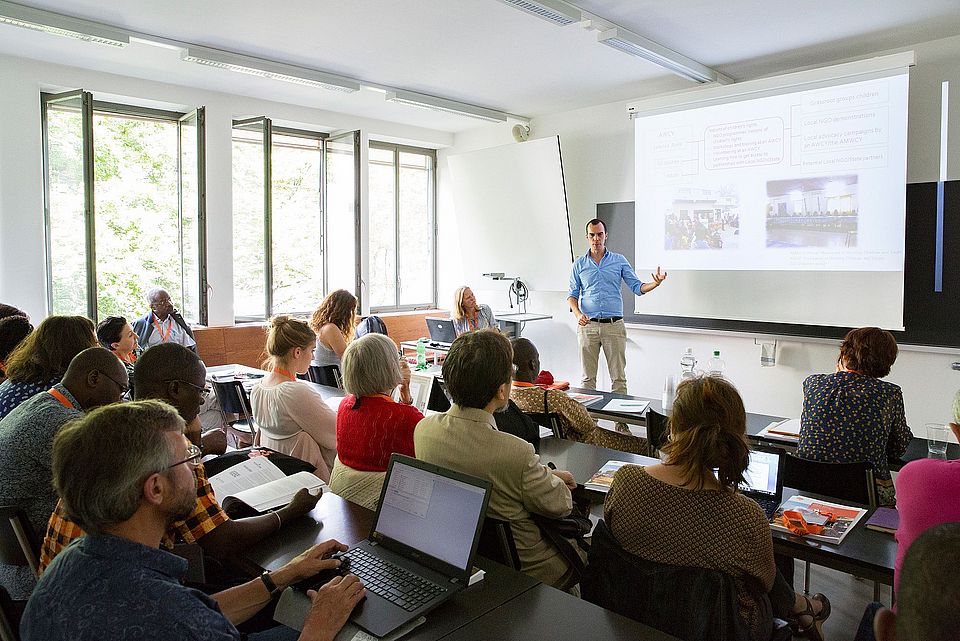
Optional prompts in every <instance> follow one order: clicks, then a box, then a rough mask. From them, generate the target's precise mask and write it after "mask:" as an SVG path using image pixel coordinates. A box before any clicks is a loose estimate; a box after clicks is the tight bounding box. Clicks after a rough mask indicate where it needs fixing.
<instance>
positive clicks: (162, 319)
mask: <svg viewBox="0 0 960 641" xmlns="http://www.w3.org/2000/svg"><path fill="white" fill-rule="evenodd" d="M147 303H148V304H149V305H150V313H148V314H147V315H146V316H144V317H143V318H139V319H137V320H136V321H135V322H134V323H133V331H135V332H136V333H137V337H138V338H139V339H140V346H141V347H142V348H143V349H144V350H147V349H150V348H151V347H153V346H154V345H160V344H161V343H176V344H178V345H183V346H184V347H189V348H190V349H191V350H193V351H197V341H195V340H194V339H193V330H191V329H190V326H189V325H187V322H186V321H185V320H183V316H181V315H180V312H179V311H178V310H177V308H176V306H175V305H174V304H173V301H172V300H171V299H170V294H168V293H167V290H165V289H163V288H161V287H154V288H153V289H151V290H150V291H149V292H147Z"/></svg>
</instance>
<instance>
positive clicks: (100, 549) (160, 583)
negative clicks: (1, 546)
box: [20, 534, 240, 641]
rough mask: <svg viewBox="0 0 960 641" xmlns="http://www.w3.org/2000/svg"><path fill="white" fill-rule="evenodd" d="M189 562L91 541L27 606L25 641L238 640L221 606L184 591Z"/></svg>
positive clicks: (117, 542)
mask: <svg viewBox="0 0 960 641" xmlns="http://www.w3.org/2000/svg"><path fill="white" fill-rule="evenodd" d="M186 571H187V561H186V560H185V559H182V558H180V557H178V556H174V555H173V554H170V553H169V552H164V551H162V550H159V549H156V548H149V547H147V546H145V545H141V544H139V543H135V542H133V541H130V540H128V539H123V538H119V537H115V536H109V535H101V534H90V535H87V536H85V537H83V538H81V539H78V540H77V541H75V542H74V543H72V544H71V545H70V546H69V547H67V549H66V550H64V551H63V552H61V553H60V554H59V555H57V558H56V559H54V560H53V563H52V564H50V567H49V568H47V571H46V572H45V573H44V575H43V577H41V579H40V581H39V583H37V587H36V589H35V590H34V592H33V595H32V596H31V597H30V601H29V602H28V603H27V609H26V611H25V612H24V613H23V620H22V621H21V624H20V634H21V636H22V638H23V641H55V640H59V639H63V640H67V639H69V641H101V640H102V641H106V640H108V639H109V640H114V639H115V640H118V641H119V640H127V639H130V640H133V639H143V640H146V639H149V640H150V641H164V640H169V641H180V640H183V639H198V640H199V639H203V640H204V641H226V640H228V639H229V640H232V641H236V640H238V639H240V633H239V632H237V629H236V628H235V627H233V624H231V623H230V622H229V621H228V620H227V618H226V617H225V616H224V615H223V614H222V613H221V612H220V608H219V606H218V605H217V603H216V601H214V600H213V599H212V598H210V597H209V596H207V595H206V594H204V593H202V592H200V591H199V590H194V589H191V588H187V587H184V586H182V585H180V579H181V577H183V575H184V573H186Z"/></svg>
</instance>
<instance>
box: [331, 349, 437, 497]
mask: <svg viewBox="0 0 960 641" xmlns="http://www.w3.org/2000/svg"><path fill="white" fill-rule="evenodd" d="M341 366H342V370H343V387H344V389H345V390H346V392H347V396H346V398H344V399H343V401H341V403H340V408H339V410H338V411H337V460H336V461H335V462H334V466H333V472H332V474H331V475H330V490H331V491H332V492H334V493H335V494H339V495H340V496H341V497H343V498H345V499H347V500H348V501H352V502H354V503H357V504H359V505H362V506H364V507H367V508H370V509H376V507H377V503H378V502H379V500H380V488H381V487H382V486H383V478H384V474H385V472H386V470H387V464H388V463H389V462H390V455H391V454H393V453H394V452H397V453H399V454H405V455H407V456H414V451H413V429H414V428H415V427H416V426H417V423H418V422H419V421H420V419H422V418H423V414H421V413H420V410H418V409H417V408H416V407H413V406H412V405H411V403H412V402H413V399H412V397H411V396H410V368H409V367H407V364H406V362H405V361H402V360H401V359H400V357H399V355H398V354H397V346H396V344H395V343H394V342H393V340H392V339H390V338H389V337H387V336H384V335H383V334H367V335H365V336H362V337H361V338H359V339H357V340H355V341H353V342H351V343H350V344H349V345H347V349H346V351H344V353H343V360H342V365H341ZM398 386H399V392H400V402H399V403H398V402H396V401H394V400H393V397H392V394H393V391H394V390H395V389H397V388H398Z"/></svg>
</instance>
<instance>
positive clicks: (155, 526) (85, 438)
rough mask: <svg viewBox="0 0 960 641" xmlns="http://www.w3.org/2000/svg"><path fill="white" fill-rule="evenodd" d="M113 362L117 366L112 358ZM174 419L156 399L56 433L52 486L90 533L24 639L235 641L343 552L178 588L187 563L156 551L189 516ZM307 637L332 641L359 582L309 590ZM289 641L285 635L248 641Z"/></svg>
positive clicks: (332, 544)
mask: <svg viewBox="0 0 960 641" xmlns="http://www.w3.org/2000/svg"><path fill="white" fill-rule="evenodd" d="M114 360H116V359H114ZM183 429H184V421H183V419H182V418H180V417H179V416H178V415H177V412H176V410H174V409H173V408H172V407H170V406H169V405H167V404H165V403H161V402H158V401H139V402H133V403H124V404H120V405H114V406H111V407H105V408H102V409H100V410H97V411H95V412H93V413H91V414H90V415H88V416H87V417H85V418H84V419H82V420H79V421H76V422H74V423H72V424H71V425H70V426H68V427H66V428H64V429H63V430H62V432H61V433H60V434H59V435H58V436H57V439H56V441H55V443H54V450H53V482H54V485H55V486H56V489H57V492H58V493H59V494H60V496H61V497H62V501H63V505H64V510H65V513H66V514H67V515H68V516H69V517H70V518H71V519H73V520H75V521H76V522H77V523H80V524H82V525H83V527H84V528H85V529H86V530H88V531H89V532H90V534H89V535H87V536H86V537H84V538H83V539H82V540H81V541H79V542H77V544H76V545H73V546H71V547H70V548H69V549H68V550H65V551H64V552H63V554H61V555H60V556H59V557H58V558H57V559H56V561H54V563H53V564H52V565H51V566H50V567H49V568H48V569H47V572H46V573H45V574H44V576H43V578H41V579H40V582H39V583H38V584H37V588H36V590H35V591H34V593H33V595H32V596H31V597H30V601H29V602H28V603H27V608H26V610H25V612H24V615H23V619H22V622H21V625H20V633H21V635H22V636H23V639H24V641H50V640H52V639H72V640H73V641H94V640H99V639H151V640H152V641H163V640H166V639H169V640H171V641H172V640H178V641H179V640H180V639H204V638H206V639H236V640H239V639H241V638H242V637H241V634H240V633H239V632H238V631H237V629H236V627H235V625H238V624H240V623H243V622H244V621H246V620H247V619H249V618H250V617H251V616H253V615H254V614H256V613H257V612H258V611H259V610H260V609H262V608H263V606H265V605H266V604H267V603H268V602H269V601H270V599H271V598H272V597H273V596H275V595H276V594H277V593H279V592H280V591H282V590H283V589H285V588H286V587H287V586H288V585H290V584H291V583H293V582H295V581H298V580H300V579H304V578H308V577H310V576H313V575H315V574H316V573H317V572H319V571H320V570H324V569H332V568H336V567H338V566H339V565H340V561H339V560H337V559H331V558H329V557H330V555H331V554H333V553H334V552H336V551H340V550H346V549H347V548H346V546H345V545H341V544H340V543H338V542H336V541H327V542H325V543H321V544H319V545H315V546H313V547H312V548H310V549H309V550H307V551H306V552H304V553H303V554H301V555H300V556H298V557H297V558H295V559H293V560H292V561H290V562H289V563H287V564H286V565H285V566H283V567H282V568H280V569H278V570H275V571H273V572H265V573H264V574H263V576H261V577H260V578H256V579H253V580H251V581H248V582H246V583H243V584H242V585H238V586H236V587H233V588H230V589H228V590H224V591H222V592H218V593H216V594H213V595H211V596H207V595H205V594H203V593H202V592H200V591H198V590H194V589H191V588H187V587H185V586H183V585H181V583H180V580H181V579H182V577H183V576H184V574H185V573H186V570H187V561H186V560H184V559H182V558H180V557H178V556H174V555H172V554H169V553H167V552H165V551H162V550H160V549H159V547H160V541H161V538H162V537H163V536H164V535H165V532H167V531H168V529H169V527H170V526H171V525H172V524H173V523H174V522H175V521H177V520H180V519H183V518H186V517H188V515H189V514H190V513H191V512H192V511H193V509H194V503H195V497H196V477H195V476H194V474H192V473H191V470H190V468H192V467H195V466H199V465H200V456H201V455H200V452H199V450H198V448H197V447H196V446H195V445H193V444H191V443H190V441H188V440H187V439H186V438H184V434H183ZM308 594H309V596H310V597H311V599H312V601H313V606H312V608H311V610H310V613H309V614H308V615H307V618H306V620H305V622H304V629H303V636H302V637H301V638H304V639H323V640H331V639H333V638H334V636H335V635H336V634H337V632H338V631H339V630H340V628H341V627H343V624H344V623H345V622H346V620H347V617H348V616H349V614H350V611H351V610H352V609H353V607H354V606H355V605H356V604H357V603H358V602H359V601H360V599H362V598H363V596H364V588H363V585H362V584H361V583H360V581H359V580H358V579H357V577H355V576H352V575H347V576H346V577H336V578H334V579H333V580H331V581H330V582H329V583H326V584H325V585H323V586H322V587H321V588H320V589H319V590H318V591H310V592H309V593H308ZM261 635H264V636H265V637H269V638H270V639H272V640H274V641H276V640H278V639H291V640H292V639H296V638H297V637H298V633H297V632H296V631H294V630H291V629H288V628H280V629H273V630H267V631H266V632H263V633H258V634H250V635H247V636H246V638H248V639H251V641H253V640H255V639H257V638H259V637H260V636H261Z"/></svg>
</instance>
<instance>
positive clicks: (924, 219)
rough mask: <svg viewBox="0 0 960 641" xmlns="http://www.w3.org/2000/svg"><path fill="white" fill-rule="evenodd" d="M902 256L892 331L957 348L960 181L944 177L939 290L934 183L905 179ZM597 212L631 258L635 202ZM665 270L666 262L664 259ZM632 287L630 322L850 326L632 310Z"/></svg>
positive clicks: (817, 329) (764, 329)
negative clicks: (899, 324) (939, 285)
mask: <svg viewBox="0 0 960 641" xmlns="http://www.w3.org/2000/svg"><path fill="white" fill-rule="evenodd" d="M906 207H907V211H906V237H905V247H904V249H905V262H904V271H903V279H904V300H903V304H904V312H903V325H904V331H902V332H893V334H894V336H896V338H897V342H898V343H900V344H903V345H929V346H934V347H957V348H960V181H957V180H952V181H947V182H946V183H944V207H943V218H944V224H943V291H942V292H941V293H936V292H934V291H933V287H934V258H935V254H936V252H935V247H936V216H937V183H913V184H909V185H907V202H906ZM597 218H600V219H601V220H604V221H606V222H607V223H608V224H609V225H610V228H611V232H612V233H611V236H610V240H609V241H608V242H607V246H608V247H609V248H610V249H611V250H613V251H615V252H618V253H621V254H623V255H624V256H627V257H628V259H630V261H631V264H632V262H633V258H634V254H635V249H634V238H635V228H634V206H633V203H632V202H620V203H600V204H598V205H597ZM663 267H664V269H666V270H667V271H668V272H669V269H670V266H669V265H664V266H663ZM633 298H634V296H633V292H631V291H630V290H629V289H627V288H626V286H624V287H623V299H624V313H625V317H624V320H625V321H626V322H628V323H640V324H644V325H663V326H668V327H684V328H693V329H710V330H721V331H730V332H748V333H756V334H771V335H775V336H798V337H807V338H830V339H834V338H836V339H839V338H843V336H844V335H845V334H846V333H847V332H848V331H849V330H850V329H851V328H848V327H821V326H817V325H792V324H787V323H757V322H751V321H735V320H722V319H717V318H689V317H685V316H656V315H652V314H634V313H630V311H629V310H631V309H633V307H634V305H633Z"/></svg>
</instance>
